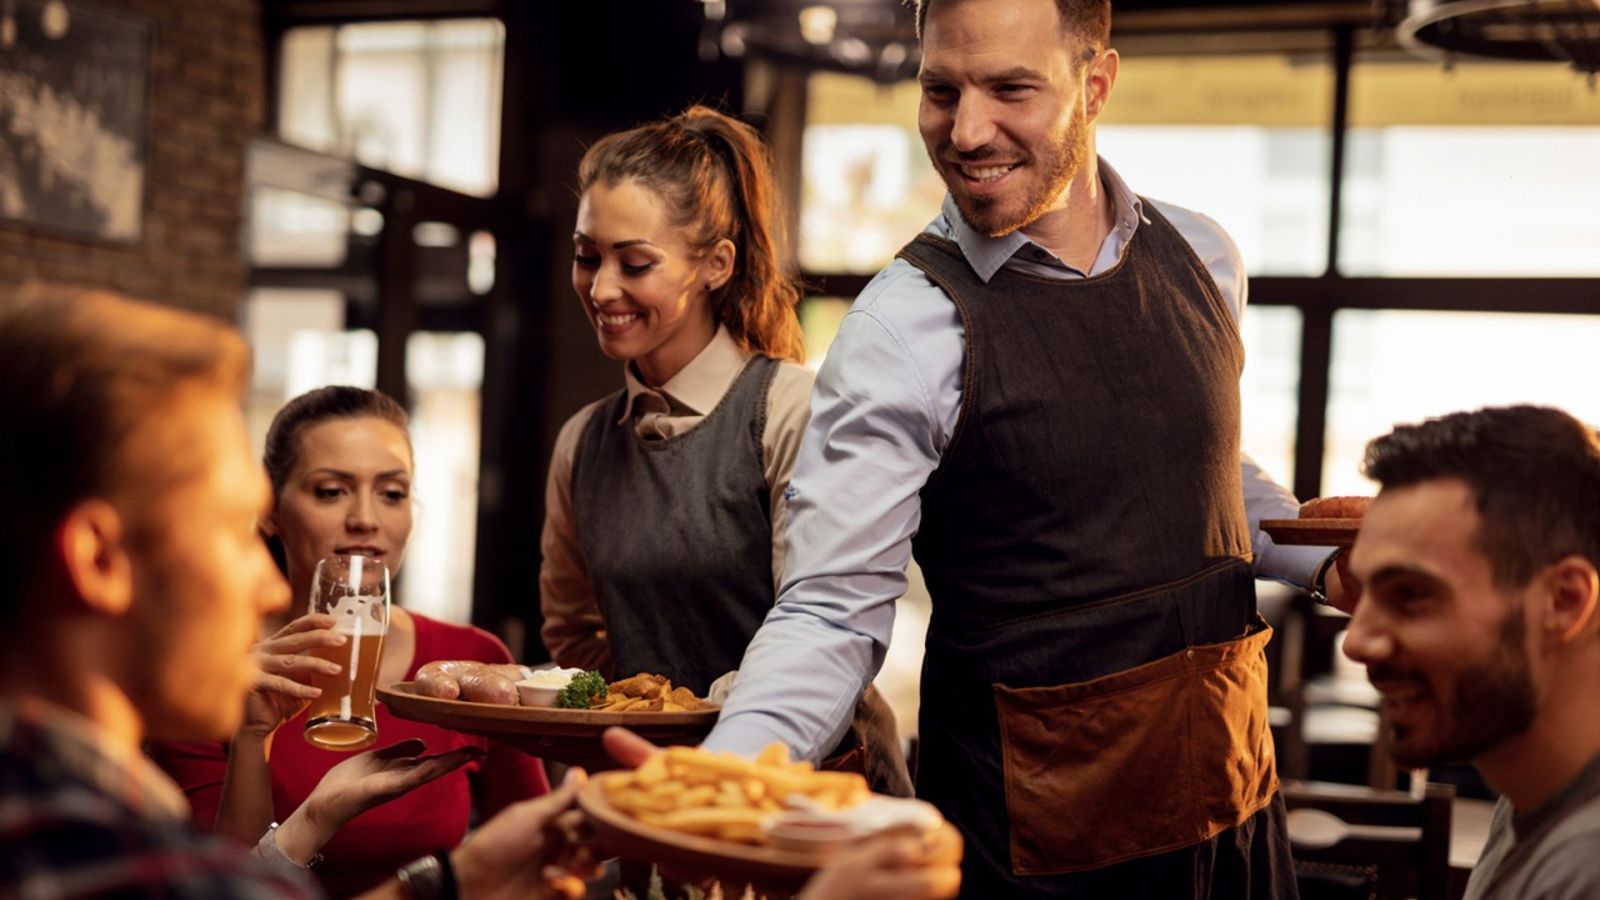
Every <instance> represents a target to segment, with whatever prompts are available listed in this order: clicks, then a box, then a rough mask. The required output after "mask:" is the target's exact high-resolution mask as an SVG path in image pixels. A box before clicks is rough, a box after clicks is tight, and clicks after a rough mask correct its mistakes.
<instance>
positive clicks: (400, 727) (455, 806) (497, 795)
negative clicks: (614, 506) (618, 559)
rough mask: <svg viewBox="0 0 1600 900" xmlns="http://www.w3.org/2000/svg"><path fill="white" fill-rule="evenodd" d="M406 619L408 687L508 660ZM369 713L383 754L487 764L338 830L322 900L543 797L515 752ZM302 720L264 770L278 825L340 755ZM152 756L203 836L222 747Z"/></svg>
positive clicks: (365, 884) (380, 707)
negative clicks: (315, 740) (441, 673)
mask: <svg viewBox="0 0 1600 900" xmlns="http://www.w3.org/2000/svg"><path fill="white" fill-rule="evenodd" d="M411 620H412V622H414V623H416V630H417V646H416V653H415V655H414V657H413V658H412V660H411V668H410V670H409V671H407V672H406V680H412V679H415V678H416V675H417V669H419V668H421V667H422V666H423V665H424V664H425V663H429V662H433V661H434V660H441V659H475V660H479V661H481V662H488V663H508V662H512V661H513V660H512V659H511V652H510V651H509V650H507V649H506V646H505V644H502V643H500V641H499V640H498V639H496V638H495V637H494V636H493V635H491V634H489V633H488V632H487V631H483V630H481V629H478V628H472V627H469V626H464V625H452V624H450V623H447V622H440V621H437V620H434V619H429V618H427V617H425V616H420V615H417V614H416V613H411ZM376 712H377V721H378V743H377V745H376V746H384V747H387V746H389V745H390V744H394V743H397V742H399V741H402V740H405V739H406V738H413V737H414V738H421V739H422V740H423V742H424V743H426V744H427V745H428V749H427V752H428V753H443V752H445V751H447V750H453V749H455V748H457V747H464V746H468V745H474V746H478V747H482V748H484V749H485V750H487V751H488V756H487V757H485V758H484V759H483V760H481V761H475V762H471V763H468V764H467V765H465V766H462V767H461V768H459V769H457V770H455V771H454V772H451V773H450V774H449V775H446V776H444V777H442V778H440V779H438V780H436V781H433V782H431V783H429V784H426V785H423V786H422V787H420V788H418V789H417V790H414V791H412V792H411V793H409V794H406V795H405V796H403V797H400V798H399V799H396V800H394V801H391V802H389V803H386V804H384V805H382V806H380V807H378V808H376V809H372V810H369V811H367V812H365V813H363V814H361V815H360V816H357V817H356V818H355V819H353V820H351V822H350V823H349V824H348V825H346V826H345V827H344V828H342V829H340V831H339V833H338V834H337V835H335V836H334V838H333V840H331V841H329V842H328V845H327V846H326V847H324V848H323V850H322V852H323V856H324V859H323V862H322V864H321V865H320V866H318V867H317V868H316V870H315V871H314V874H316V875H317V876H318V877H319V878H321V880H322V884H323V887H324V888H325V889H326V890H327V891H328V894H329V896H333V897H349V896H353V895H355V894H359V893H361V892H363V891H366V890H369V889H371V888H373V887H375V886H377V885H378V884H380V883H382V882H383V881H384V880H386V879H388V878H390V877H392V876H393V875H394V870H395V869H397V868H399V867H400V866H403V865H405V864H406V863H408V862H410V861H411V860H413V859H416V858H417V857H419V856H424V855H426V854H429V853H432V852H433V851H435V850H447V849H450V848H452V847H454V846H456V845H457V844H459V843H460V842H461V839H462V838H463V837H464V836H466V833H467V820H468V816H469V815H470V814H471V811H472V809H473V806H474V804H476V807H477V809H478V811H479V813H480V814H481V815H482V817H483V818H485V819H487V818H488V817H490V816H492V815H494V814H495V813H496V812H499V811H500V810H501V809H502V808H504V807H506V806H509V805H510V804H512V803H515V802H517V801H519V800H525V799H527V798H529V797H534V796H538V795H539V794H544V793H547V792H548V791H549V790H550V783H549V782H548V781H547V780H546V779H545V774H544V765H543V764H542V763H541V762H540V761H539V760H538V759H536V758H534V757H531V756H528V755H527V754H524V753H522V752H521V751H519V750H515V749H512V748H510V747H507V746H505V745H503V744H499V743H496V742H494V741H490V740H488V739H487V738H481V737H475V736H472V735H466V734H460V733H458V732H454V731H448V730H446V729H443V728H439V727H438V726H435V725H426V724H423V723H421V722H413V721H410V720H408V719H400V718H396V717H395V716H393V715H392V714H390V712H389V709H388V707H387V706H386V705H384V703H383V701H381V700H380V701H378V703H377V704H376ZM305 718H306V714H305V713H304V712H301V713H300V714H299V715H298V716H296V717H295V718H293V719H291V720H290V721H288V722H285V723H284V724H283V725H282V726H281V727H280V728H279V729H278V733H277V734H276V735H275V737H274V739H273V742H272V752H271V755H270V757H269V760H268V764H267V765H268V768H269V769H270V770H271V772H272V805H273V810H274V816H275V817H276V818H277V820H278V821H279V822H281V821H283V820H284V819H285V818H287V817H288V815H289V813H291V812H293V811H294V809H295V807H297V806H299V805H300V804H301V803H303V802H305V799H306V797H307V796H308V795H310V793H311V789H312V788H313V787H315V786H316V784H317V782H318V781H320V780H321V779H322V776H323V775H324V774H326V773H327V771H328V769H330V768H332V767H333V766H334V764H336V763H338V762H339V761H340V760H342V759H344V758H345V757H346V754H344V753H338V752H335V751H332V750H323V749H320V748H318V747H313V746H311V745H310V744H309V743H307V742H306V741H305V740H304V739H302V738H301V736H300V735H301V733H302V732H303V731H304V730H305V724H306V723H305ZM150 752H151V755H152V756H153V757H155V759H156V761H157V762H158V763H160V764H161V767H162V768H164V769H166V770H167V772H168V773H169V774H170V775H171V776H172V778H173V780H175V781H177V782H178V784H179V785H180V786H181V787H182V788H183V791H184V793H185V794H187V795H188V796H189V803H190V805H191V806H192V807H193V808H194V817H195V821H196V822H198V823H199V824H200V826H201V827H203V828H206V829H210V828H211V827H212V824H213V823H214V822H215V821H216V817H217V805H218V803H219V802H220V801H221V798H222V778H223V774H224V773H225V772H226V771H227V766H228V758H227V749H226V746H225V745H222V744H213V745H202V744H182V745H174V744H164V745H157V746H152V747H151V751H150Z"/></svg>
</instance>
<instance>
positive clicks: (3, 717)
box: [0, 697, 189, 821]
mask: <svg viewBox="0 0 1600 900" xmlns="http://www.w3.org/2000/svg"><path fill="white" fill-rule="evenodd" d="M0 752H10V753H13V754H16V755H19V756H25V757H26V762H27V764H28V765H29V766H30V767H32V768H33V769H34V770H36V771H40V772H44V773H47V774H49V775H50V776H51V777H54V778H59V779H66V780H73V781H78V782H82V783H84V784H87V785H88V786H89V787H91V788H93V789H95V790H96V791H98V792H99V793H101V794H104V795H106V796H109V797H112V798H115V799H117V800H119V801H121V802H122V803H124V804H126V805H127V806H128V807H129V808H130V809H132V810H133V811H134V813H135V814H137V815H139V816H140V817H141V818H145V819H149V820H154V821H162V820H167V821H174V820H176V821H183V820H186V819H188V818H189V801H188V800H187V799H186V798H185V797H184V796H183V791H182V790H181V789H179V787H178V786H177V785H176V784H173V782H172V779H171V778H168V777H167V776H166V774H165V773H163V772H162V771H161V770H160V769H159V768H157V767H156V765H155V764H154V763H152V762H151V761H150V760H149V759H147V758H146V757H145V756H144V755H143V754H140V753H137V752H134V753H129V752H127V751H126V750H124V749H122V748H121V747H120V746H118V744H117V743H116V742H115V741H113V740H112V739H111V738H110V736H109V735H107V734H106V733H105V731H104V730H103V729H101V728H100V727H99V726H98V725H96V724H94V723H93V722H91V721H90V720H89V719H86V718H84V717H82V716H80V715H78V714H76V713H74V712H71V711H69V710H67V709H64V708H62V707H59V706H56V705H54V704H51V703H46V702H44V701H42V700H39V699H37V698H33V697H28V698H24V699H22V700H21V701H13V702H6V703H0Z"/></svg>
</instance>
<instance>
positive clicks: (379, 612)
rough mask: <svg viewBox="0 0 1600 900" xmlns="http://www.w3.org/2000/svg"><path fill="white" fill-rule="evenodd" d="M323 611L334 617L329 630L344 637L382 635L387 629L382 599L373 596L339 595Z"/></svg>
mask: <svg viewBox="0 0 1600 900" xmlns="http://www.w3.org/2000/svg"><path fill="white" fill-rule="evenodd" d="M324 612H325V613H326V614H327V615H330V616H333V618H334V623H333V628H332V629H331V630H332V631H333V632H334V633H335V634H342V635H344V636H345V637H352V638H353V637H360V636H361V635H382V634H387V633H388V631H389V627H388V623H387V622H385V621H383V601H382V600H381V599H378V598H375V597H351V596H344V597H340V598H339V599H338V600H336V601H334V604H333V608H332V609H328V610H324Z"/></svg>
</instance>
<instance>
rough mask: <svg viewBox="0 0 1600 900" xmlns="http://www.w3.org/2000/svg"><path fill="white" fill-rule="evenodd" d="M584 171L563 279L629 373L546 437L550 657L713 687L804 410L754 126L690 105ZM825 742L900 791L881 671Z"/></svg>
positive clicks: (765, 587) (738, 622)
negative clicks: (842, 727) (847, 723)
mask: <svg viewBox="0 0 1600 900" xmlns="http://www.w3.org/2000/svg"><path fill="white" fill-rule="evenodd" d="M578 190H579V194H580V200H579V206H578V218H577V223H576V228H575V230H574V233H573V244H574V254H573V263H572V285H573V287H574V288H575V289H576V290H577V294H578V299H579V301H580V302H581V303H582V304H583V310H584V313H585V315H586V316H587V317H588V319H589V321H590V323H591V324H592V325H593V327H594V330H595V335H596V337H597V338H598V340H599V344H600V350H601V352H603V353H605V354H606V355H607V356H609V357H611V358H612V359H615V360H618V361H620V362H622V363H623V364H624V365H623V385H624V386H623V389H622V390H619V391H617V392H615V393H613V394H611V395H609V396H607V397H603V398H601V399H599V400H596V401H595V402H593V403H591V404H589V405H588V406H586V407H584V408H583V409H581V410H579V411H578V413H577V415H575V416H573V417H572V418H571V419H570V420H568V421H567V423H566V425H564V426H563V427H562V429H561V432H560V435H559V436H558V437H557V438H556V445H555V452H554V456H553V458H552V460H551V464H550V474H549V481H548V484H547V488H546V491H547V495H546V505H545V508H546V514H545V524H544V534H543V538H542V541H541V549H542V551H543V557H544V559H543V565H542V568H541V570H540V575H539V587H540V597H541V603H542V606H543V611H544V620H545V624H544V629H543V632H542V634H543V638H544V642H545V645H546V647H548V648H549V650H550V653H551V655H552V656H553V657H554V658H555V660H556V662H557V663H559V664H560V665H563V666H577V667H580V668H584V669H598V670H600V671H601V672H603V673H604V674H606V675H607V676H608V677H625V676H628V675H632V674H635V673H637V672H657V673H660V674H663V675H666V676H667V677H669V678H671V679H672V680H673V682H674V683H675V684H680V685H683V686H686V687H688V688H690V689H692V690H693V691H694V692H695V693H696V694H698V695H701V696H704V695H705V693H706V691H707V689H708V688H710V686H711V683H712V682H713V681H714V680H716V679H717V678H718V677H719V676H721V675H723V674H724V673H727V672H729V671H733V670H735V669H737V668H738V667H739V662H740V659H741V658H742V657H743V655H744V650H745V646H746V645H747V644H748V643H749V642H750V638H751V637H752V636H753V635H754V634H755V632H756V629H757V628H758V627H759V626H760V625H761V622H762V620H763V619H764V618H765V617H766V614H767V611H768V610H770V609H771V608H772V604H773V601H774V598H775V597H776V586H777V584H778V582H779V580H780V578H781V575H782V570H783V523H784V509H785V498H784V490H785V488H787V486H788V483H789V475H790V472H791V471H792V469H793V466H794V458H795V452H796V450H797V449H798V446H799V443H800V435H801V433H802V431H803V430H804V428H805V425H806V421H807V418H808V416H809V398H810V391H811V381H812V378H811V373H810V372H809V371H808V370H806V369H805V368H803V367H802V366H801V365H799V363H800V362H801V360H802V359H803V358H804V352H805V351H804V343H803V340H802V337H801V332H800V322H799V319H798V318H797V316H796V314H795V304H796V302H797V301H798V300H799V298H800V291H799V287H798V285H797V284H796V282H795V280H794V279H793V278H792V277H790V275H789V274H788V273H787V272H786V271H785V266H784V263H783V259H784V255H783V252H784V250H783V246H782V234H781V229H780V222H781V218H780V215H779V212H778V196H777V191H776V189H775V186H774V181H773V177H772V171H771V166H770V163H769V162H768V159H767V152H766V147H765V145H764V144H763V143H762V141H761V138H760V136H759V135H758V134H757V133H756V132H755V130H754V129H752V128H751V127H749V126H748V125H745V124H743V123H741V122H739V121H738V120H736V119H733V118H730V117H728V116H725V115H723V114H721V113H718V112H716V111H714V110H711V109H708V108H705V107H701V106H696V107H692V108H690V109H689V110H687V111H685V112H684V113H682V114H681V115H678V116H675V117H673V118H671V119H667V120H665V121H661V122H657V123H654V124H650V125H645V126H641V127H639V128H635V129H632V130H630V131H624V132H620V133H616V134H612V135H608V136H607V137H605V138H603V139H601V140H600V141H599V142H598V143H596V144H595V145H594V146H593V147H591V148H590V149H589V151H588V152H587V153H586V154H585V155H584V157H583V161H582V162H581V163H580V164H579V169H578ZM838 752H839V753H851V754H853V755H855V756H857V757H858V758H859V759H863V760H864V763H862V764H861V768H864V769H865V770H866V774H867V776H868V779H869V780H870V781H871V782H872V783H873V787H874V788H875V789H876V790H880V791H887V792H891V793H899V794H906V795H909V793H910V782H909V779H908V778H907V775H906V770H905V761H904V759H903V756H902V754H901V752H900V747H899V738H898V735H897V733H896V731H895V728H894V719H893V716H892V715H891V714H890V712H889V710H888V707H887V705H886V704H884V702H883V700H882V698H881V697H879V696H878V695H877V693H876V692H875V691H873V690H871V689H869V690H868V692H867V694H866V695H865V696H864V697H863V698H860V700H859V702H858V703H857V711H856V717H855V723H854V726H853V727H852V729H851V731H850V733H849V734H848V735H847V736H846V739H845V742H844V744H842V745H841V747H840V748H839V751H838Z"/></svg>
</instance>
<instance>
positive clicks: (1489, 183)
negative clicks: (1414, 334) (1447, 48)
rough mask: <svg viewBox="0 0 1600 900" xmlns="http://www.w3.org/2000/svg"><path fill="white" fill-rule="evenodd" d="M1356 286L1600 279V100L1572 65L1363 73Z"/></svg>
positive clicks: (1347, 269)
mask: <svg viewBox="0 0 1600 900" xmlns="http://www.w3.org/2000/svg"><path fill="white" fill-rule="evenodd" d="M1349 141H1350V143H1349V164H1348V166H1347V169H1346V177H1345V204H1344V207H1345V208H1344V218H1343V229H1342V232H1341V244H1340V246H1341V250H1342V252H1341V254H1340V260H1339V267H1340V270H1341V271H1342V272H1343V273H1344V274H1346V275H1449V276H1467V275H1486V276H1494V275H1529V276H1552V275H1600V215H1596V214H1595V211H1596V210H1600V177H1597V170H1596V161H1600V92H1597V91H1595V90H1593V89H1592V88H1590V87H1588V86H1587V85H1586V84H1585V83H1584V81H1583V79H1582V78H1579V77H1577V76H1575V75H1574V74H1573V73H1572V72H1570V71H1568V70H1566V69H1563V68H1561V67H1559V66H1529V65H1513V64H1485V63H1474V64H1471V65H1462V66H1458V67H1456V68H1455V69H1453V70H1451V71H1449V72H1446V71H1443V70H1442V69H1440V68H1439V67H1438V66H1437V65H1429V64H1425V63H1420V62H1412V61H1400V62H1370V63H1362V64H1360V65H1357V66H1356V67H1355V68H1354V69H1353V70H1352V72H1351V97H1350V132H1349Z"/></svg>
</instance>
